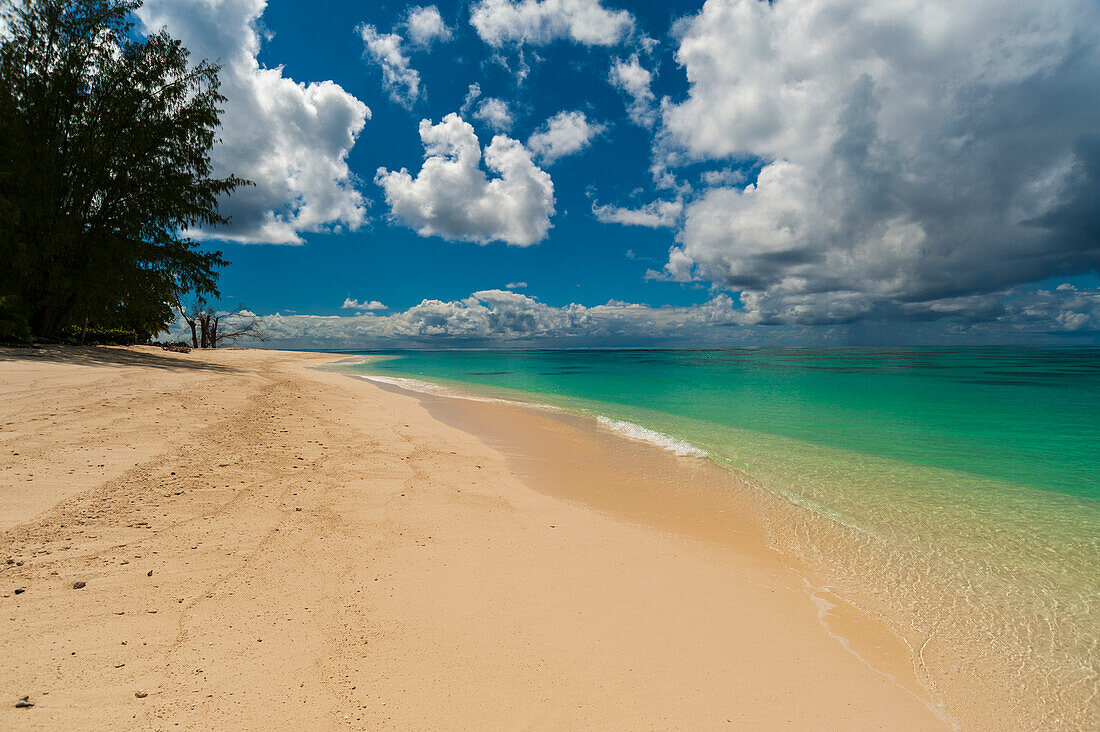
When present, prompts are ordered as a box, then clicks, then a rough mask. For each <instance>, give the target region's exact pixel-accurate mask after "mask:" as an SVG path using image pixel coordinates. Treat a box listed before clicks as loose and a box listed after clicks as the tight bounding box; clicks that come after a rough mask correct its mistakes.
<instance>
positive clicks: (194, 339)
mask: <svg viewBox="0 0 1100 732" xmlns="http://www.w3.org/2000/svg"><path fill="white" fill-rule="evenodd" d="M185 320H186V321H187V324H188V325H189V326H191V346H192V348H198V347H199V334H198V332H197V331H196V330H195V321H194V320H191V318H185Z"/></svg>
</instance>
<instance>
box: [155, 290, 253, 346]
mask: <svg viewBox="0 0 1100 732" xmlns="http://www.w3.org/2000/svg"><path fill="white" fill-rule="evenodd" d="M176 309H177V310H178V311H179V314H180V317H182V318H183V319H184V321H186V323H187V325H188V326H189V327H190V328H191V343H192V345H193V346H194V347H195V348H217V347H218V345H219V344H220V343H226V342H228V343H235V342H237V341H239V340H241V339H242V338H248V339H251V340H256V341H261V342H262V341H265V340H267V334H266V333H265V332H264V331H263V329H261V328H260V319H259V318H258V317H256V316H255V315H254V314H252V313H251V312H249V311H248V310H247V309H245V308H244V306H238V307H237V308H236V309H235V310H230V311H218V310H217V309H216V308H214V307H211V306H210V305H208V304H207V302H206V300H204V299H202V298H201V297H200V298H199V299H197V300H196V301H195V302H194V303H192V304H191V307H190V308H184V307H183V306H182V305H180V304H179V303H177V304H176Z"/></svg>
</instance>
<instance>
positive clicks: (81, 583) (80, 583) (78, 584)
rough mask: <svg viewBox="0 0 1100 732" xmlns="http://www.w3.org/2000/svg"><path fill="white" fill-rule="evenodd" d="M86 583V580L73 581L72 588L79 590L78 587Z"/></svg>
mask: <svg viewBox="0 0 1100 732" xmlns="http://www.w3.org/2000/svg"><path fill="white" fill-rule="evenodd" d="M86 584H87V583H86V582H73V589H74V590H79V589H81V588H83V587H84V586H85V585H86Z"/></svg>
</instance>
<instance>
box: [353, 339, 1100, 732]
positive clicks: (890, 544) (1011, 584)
mask: <svg viewBox="0 0 1100 732" xmlns="http://www.w3.org/2000/svg"><path fill="white" fill-rule="evenodd" d="M382 355H384V356H385V358H381V359H378V360H372V361H371V362H369V363H367V364H362V365H356V366H354V367H350V368H352V369H353V370H357V371H360V372H361V373H364V374H373V375H376V376H389V377H402V378H411V379H417V380H421V381H426V382H432V383H435V384H449V385H451V386H458V387H460V388H461V389H463V390H466V391H473V392H477V393H481V394H483V395H488V396H495V397H504V398H510V399H516V398H519V399H523V400H528V401H533V402H540V403H548V404H552V405H555V406H558V407H563V408H566V409H571V410H575V411H580V412H584V413H589V414H593V415H600V416H602V417H605V418H608V419H605V420H604V421H603V422H604V424H605V426H609V427H611V428H615V429H618V430H619V431H621V432H623V433H624V434H627V435H628V436H635V437H639V436H640V437H646V436H647V435H646V433H644V432H642V431H639V430H637V429H636V428H635V427H634V426H633V425H640V426H642V427H645V428H648V429H650V430H655V431H657V432H660V433H664V434H666V435H670V436H672V437H674V438H677V439H678V440H683V441H686V442H688V443H690V444H691V445H694V446H697V447H699V448H702V449H703V450H705V451H707V452H708V453H710V454H711V455H712V456H714V457H715V458H716V459H718V460H720V461H723V462H725V463H727V464H729V465H731V466H732V467H734V468H735V469H737V470H738V471H740V472H742V473H744V474H746V475H748V476H749V477H750V478H752V479H753V480H754V481H755V482H756V483H757V484H758V485H759V486H761V487H762V489H763V490H765V491H767V492H769V493H770V494H772V495H774V496H776V497H779V498H781V499H783V500H785V501H787V502H788V503H789V504H790V505H793V506H796V507H798V510H795V511H794V512H785V513H781V514H776V515H774V516H771V517H770V518H769V517H765V519H764V520H765V523H766V524H767V528H768V530H769V534H770V536H771V537H772V540H773V541H774V543H775V544H776V545H777V547H779V548H781V549H782V550H783V551H786V552H789V553H791V554H792V555H794V556H797V557H798V558H800V559H801V560H803V561H805V562H807V563H809V564H811V565H812V566H814V567H815V568H816V569H817V570H818V571H819V572H820V576H822V577H824V578H826V579H825V582H826V583H827V584H828V589H829V591H831V592H834V593H835V594H837V595H839V596H842V597H844V598H846V599H849V600H851V601H853V602H857V604H859V605H860V606H862V607H863V608H865V609H867V610H868V611H869V612H873V613H875V614H878V615H879V616H881V617H883V618H884V619H886V620H887V621H889V622H891V623H892V624H893V625H894V626H895V628H896V629H897V630H898V631H899V633H901V634H902V635H904V636H906V637H907V639H909V640H910V641H911V643H912V644H914V646H915V647H920V648H921V652H920V653H919V654H917V658H916V661H915V662H916V663H917V665H918V671H919V673H920V674H921V675H922V679H923V681H924V682H925V684H926V686H928V687H929V689H931V690H932V691H933V693H935V694H936V696H937V697H938V698H940V699H941V701H942V700H946V702H947V708H948V714H950V708H951V700H952V694H953V690H958V689H963V688H966V687H967V684H970V685H972V686H974V687H975V688H980V687H982V686H983V685H984V686H987V687H988V686H990V685H991V684H992V685H993V686H994V687H997V688H1001V689H1002V691H1003V694H1004V699H1003V701H1000V702H999V703H1001V704H1004V705H1008V706H1010V707H1012V708H1013V709H1014V712H1015V714H1014V716H1015V718H1016V719H1018V720H1023V721H1022V722H1020V723H1021V724H1024V726H1028V727H1033V728H1064V729H1075V728H1085V727H1095V726H1100V715H1098V713H1097V688H1098V682H1097V679H1098V667H1097V658H1098V656H1100V639H1098V636H1100V633H1098V628H1100V619H1098V617H1097V613H1096V610H1095V605H1096V603H1097V601H1098V600H1100V418H1098V415H1100V350H1098V349H1056V350H1007V349H1003V350H1002V349H975V350H819V349H779V350H767V349H761V350H735V351H506V352H505V351H501V352H484V351H482V352H453V351H451V352H399V353H388V354H382ZM998 685H999V686H998Z"/></svg>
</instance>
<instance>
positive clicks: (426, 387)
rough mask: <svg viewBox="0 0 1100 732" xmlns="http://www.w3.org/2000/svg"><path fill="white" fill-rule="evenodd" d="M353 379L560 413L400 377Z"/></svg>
mask: <svg viewBox="0 0 1100 732" xmlns="http://www.w3.org/2000/svg"><path fill="white" fill-rule="evenodd" d="M354 376H355V378H357V379H362V380H363V381H373V382H375V383H378V384H388V385H390V386H396V387H399V388H401V389H404V390H406V391H415V392H419V393H421V394H430V395H432V396H442V397H449V398H451V399H465V400H466V401H469V402H487V403H489V404H509V405H512V406H520V407H535V408H536V409H545V410H547V411H550V412H560V411H562V410H561V409H559V408H558V407H555V406H554V405H553V404H540V403H538V402H523V401H519V400H518V399H499V398H497V397H483V396H477V395H475V394H471V393H470V392H468V391H461V390H459V389H452V388H451V387H448V386H443V385H442V384H433V383H431V382H430V381H420V380H419V379H407V378H404V377H400V376H377V375H375V374H370V375H365V374H354Z"/></svg>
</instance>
